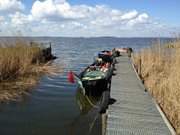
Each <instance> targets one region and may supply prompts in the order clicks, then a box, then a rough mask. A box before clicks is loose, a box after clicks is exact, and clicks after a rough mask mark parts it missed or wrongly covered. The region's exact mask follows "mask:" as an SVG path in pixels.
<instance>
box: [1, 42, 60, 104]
mask: <svg viewBox="0 0 180 135" xmlns="http://www.w3.org/2000/svg"><path fill="white" fill-rule="evenodd" d="M42 49H43V48H41V47H40V46H39V45H38V44H37V43H33V45H32V44H31V45H30V44H29V43H28V42H26V41H22V40H17V41H15V42H14V43H11V42H5V43H0V101H4V100H11V99H13V98H14V97H15V98H16V97H17V96H18V95H21V94H23V93H24V92H26V91H27V90H28V89H29V88H30V87H32V86H34V85H35V84H36V83H37V80H38V78H39V77H40V75H41V74H42V73H54V72H56V70H57V68H55V67H54V66H52V67H51V64H50V62H48V63H45V60H44V56H43V53H42Z"/></svg>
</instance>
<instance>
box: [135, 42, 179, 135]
mask: <svg viewBox="0 0 180 135" xmlns="http://www.w3.org/2000/svg"><path fill="white" fill-rule="evenodd" d="M134 61H135V67H136V69H137V71H138V73H139V76H140V78H141V79H142V80H143V82H144V84H145V86H146V87H147V89H148V90H149V92H150V93H151V94H152V96H153V97H154V98H155V99H156V101H157V102H158V104H159V105H160V107H161V108H162V109H163V111H164V113H165V114H166V116H167V118H168V119H169V121H170V122H171V124H172V125H173V127H174V128H175V130H176V132H177V134H178V135H180V68H179V67H180V40H178V39H177V40H176V41H173V42H169V43H165V44H160V43H157V44H155V45H152V46H151V47H149V48H145V49H142V50H141V51H140V52H138V53H136V54H134Z"/></svg>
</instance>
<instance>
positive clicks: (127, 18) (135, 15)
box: [121, 10, 138, 20]
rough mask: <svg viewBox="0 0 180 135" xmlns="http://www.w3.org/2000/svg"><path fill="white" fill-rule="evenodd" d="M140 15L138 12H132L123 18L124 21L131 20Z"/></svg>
mask: <svg viewBox="0 0 180 135" xmlns="http://www.w3.org/2000/svg"><path fill="white" fill-rule="evenodd" d="M137 15H138V12H137V11H136V10H133V11H130V12H128V13H125V14H124V15H122V16H121V19H122V20H130V19H134V18H136V17H137Z"/></svg>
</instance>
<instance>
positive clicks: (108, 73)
mask: <svg viewBox="0 0 180 135" xmlns="http://www.w3.org/2000/svg"><path fill="white" fill-rule="evenodd" d="M112 73H113V66H112V64H110V63H103V64H101V65H99V64H98V65H97V64H96V63H93V64H92V65H90V66H88V67H87V68H86V69H85V70H84V71H83V72H81V73H80V74H79V75H76V74H75V73H73V72H70V73H69V75H68V80H69V82H74V78H75V79H76V80H77V82H78V84H79V86H80V87H81V88H82V89H83V90H84V93H85V94H87V95H91V96H101V94H102V92H103V91H106V90H109V89H110V85H111V78H112Z"/></svg>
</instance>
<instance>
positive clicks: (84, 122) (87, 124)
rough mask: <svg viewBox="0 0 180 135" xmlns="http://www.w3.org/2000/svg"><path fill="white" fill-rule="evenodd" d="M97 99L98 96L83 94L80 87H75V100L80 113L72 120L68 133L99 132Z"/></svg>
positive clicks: (90, 133) (89, 133) (98, 134)
mask: <svg viewBox="0 0 180 135" xmlns="http://www.w3.org/2000/svg"><path fill="white" fill-rule="evenodd" d="M99 99H100V98H98V97H91V96H87V95H84V94H83V91H82V89H81V88H78V89H77V92H76V102H77V104H78V106H79V109H80V111H81V114H80V115H79V116H78V117H77V118H75V119H74V121H73V122H72V124H71V130H70V135H81V134H82V135H84V134H86V135H95V134H97V135H100V134H101V132H102V131H101V128H100V127H101V121H102V120H101V114H100V113H99ZM78 127H80V128H78Z"/></svg>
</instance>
